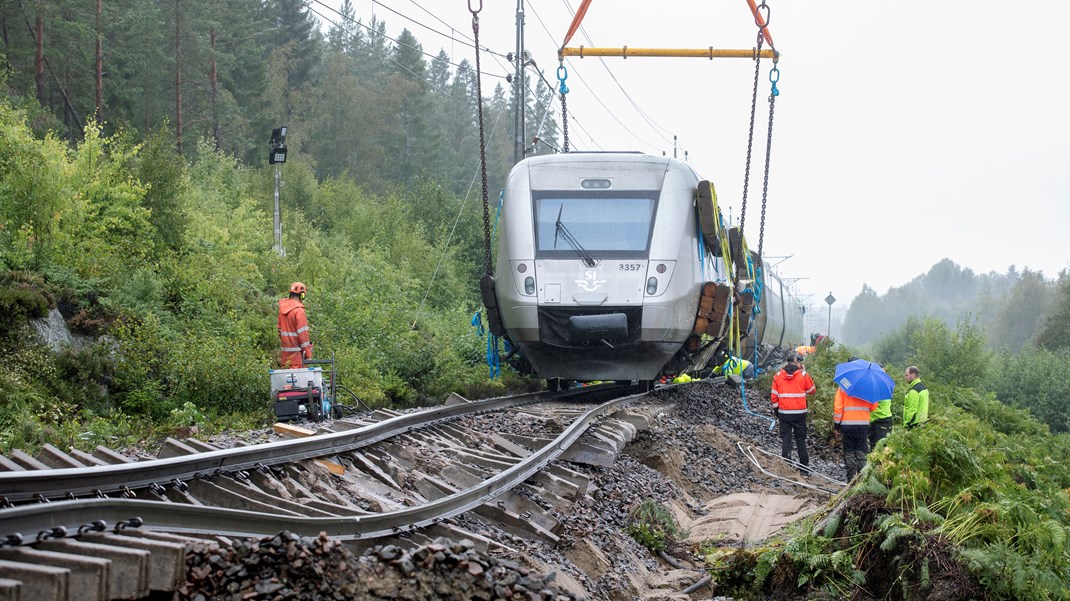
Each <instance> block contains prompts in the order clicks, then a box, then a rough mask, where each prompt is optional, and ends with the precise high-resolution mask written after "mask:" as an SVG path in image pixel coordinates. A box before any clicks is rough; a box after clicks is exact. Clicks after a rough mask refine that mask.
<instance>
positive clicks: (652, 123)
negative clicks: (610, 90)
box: [561, 0, 675, 143]
mask: <svg viewBox="0 0 1070 601" xmlns="http://www.w3.org/2000/svg"><path fill="white" fill-rule="evenodd" d="M561 1H562V2H563V3H564V4H565V8H567V9H568V11H569V14H572V15H575V14H576V13H575V11H573V10H572V6H571V5H569V3H568V0H561ZM580 33H581V34H583V38H584V39H585V40H587V43H588V44H590V45H592V46H594V41H592V40H591V36H589V35H587V30H586V29H584V28H583V26H582V25H581V26H580ZM598 61H599V62H600V63H602V66H603V67H605V70H606V73H609V77H610V78H611V79H612V80H613V83H615V84H617V87H618V88H620V91H621V93H622V94H624V98H626V99H627V100H628V103H629V104H631V105H632V108H634V109H635V112H637V113H639V116H640V117H642V118H643V120H644V121H646V123H647V125H649V126H650V129H652V130H653V131H654V133H656V134H658V136H659V137H661V139H662V140H665V141H666V142H668V143H673V140H670V139H668V138H667V137H666V136H664V135H662V134H661V133H660V132H659V131H658V130H661V131H662V132H665V133H666V134H668V135H670V136H671V135H675V134H673V132H671V131H669V130H668V129H666V128H664V127H662V126H661V125H660V124H658V123H657V122H655V121H654V120H653V119H652V118H651V117H650V116H649V115H648V114H647V113H646V111H644V110H643V109H642V108H641V107H640V106H639V104H638V103H637V102H636V101H635V100H634V99H633V98H632V96H631V94H629V93H628V91H627V90H626V89H624V86H623V85H621V83H620V81H619V80H618V79H617V76H616V75H615V74H614V73H613V70H612V69H610V68H609V64H608V63H606V59H604V58H602V57H598ZM569 62H571V61H569Z"/></svg>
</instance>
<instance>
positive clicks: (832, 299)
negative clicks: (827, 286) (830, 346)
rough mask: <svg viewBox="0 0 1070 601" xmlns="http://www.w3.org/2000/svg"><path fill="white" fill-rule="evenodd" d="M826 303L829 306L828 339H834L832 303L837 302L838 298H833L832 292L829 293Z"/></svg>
mask: <svg viewBox="0 0 1070 601" xmlns="http://www.w3.org/2000/svg"><path fill="white" fill-rule="evenodd" d="M825 302H826V303H828V304H829V328H828V330H827V332H828V337H829V338H832V303H834V302H836V297H835V296H832V292H831V291H829V295H828V296H826V297H825Z"/></svg>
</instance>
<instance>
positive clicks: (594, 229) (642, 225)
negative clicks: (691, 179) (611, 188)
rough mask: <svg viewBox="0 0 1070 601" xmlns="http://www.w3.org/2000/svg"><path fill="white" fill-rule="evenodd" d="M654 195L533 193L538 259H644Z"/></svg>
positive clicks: (654, 199) (650, 226) (651, 224)
mask: <svg viewBox="0 0 1070 601" xmlns="http://www.w3.org/2000/svg"><path fill="white" fill-rule="evenodd" d="M657 198H658V192H657V191H636V192H632V191H629V192H608V191H597V192H594V191H592V192H587V191H582V192H546V191H542V192H540V191H532V201H533V206H534V210H535V247H536V255H537V256H540V257H547V258H550V257H553V258H565V257H568V258H573V257H577V256H579V258H581V259H583V260H585V261H587V260H591V259H597V258H645V257H646V256H647V253H648V250H649V247H650V233H651V230H652V228H653V222H654V210H655V208H656V207H657Z"/></svg>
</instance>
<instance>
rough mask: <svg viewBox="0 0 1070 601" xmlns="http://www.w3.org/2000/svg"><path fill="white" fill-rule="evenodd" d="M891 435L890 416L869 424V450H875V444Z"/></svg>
mask: <svg viewBox="0 0 1070 601" xmlns="http://www.w3.org/2000/svg"><path fill="white" fill-rule="evenodd" d="M891 433H892V416H890V415H889V416H888V417H882V418H880V419H875V420H873V421H871V422H869V448H871V449H872V448H875V447H876V446H877V443H878V442H879V441H880V440H881V439H883V438H885V437H886V436H888V435H889V434H891Z"/></svg>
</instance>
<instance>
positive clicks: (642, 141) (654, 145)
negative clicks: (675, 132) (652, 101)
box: [529, 6, 658, 148]
mask: <svg viewBox="0 0 1070 601" xmlns="http://www.w3.org/2000/svg"><path fill="white" fill-rule="evenodd" d="M529 10H531V14H533V15H535V18H536V19H538V21H539V24H540V25H542V28H543V30H544V31H546V35H548V36H550V40H551V41H554V36H553V34H552V33H550V30H549V29H548V28H547V27H546V24H545V23H543V21H542V18H541V17H540V16H539V13H537V12H535V9H534V8H531V7H530V6H529ZM554 43H555V44H556V41H554ZM569 64H570V65H572V68H573V73H574V74H575V75H576V77H577V78H579V80H580V81H581V82H583V85H585V86H586V87H587V89H588V90H590V92H591V97H592V98H594V99H595V100H596V101H597V102H598V104H600V105H602V108H603V109H605V110H606V114H608V115H609V116H610V117H612V118H613V120H614V121H616V122H617V123H618V124H619V125H620V126H621V127H622V128H623V129H624V131H626V132H628V133H629V134H631V135H632V137H633V138H635V139H636V140H638V141H639V142H640V143H642V144H644V145H646V146H648V147H650V148H657V147H658V146H657V145H656V144H651V143H650V142H647V141H646V140H644V139H643V138H642V137H640V136H639V134H637V133H635V132H634V131H632V130H631V128H629V127H628V126H627V125H625V124H624V122H623V121H621V120H620V119H619V118H618V117H617V116H616V115H615V114H614V113H613V111H611V110H609V107H608V106H606V103H605V102H602V99H601V98H600V97H599V96H598V94H596V93H595V92H594V90H593V88H591V86H589V85H587V81H586V80H585V79H584V78H583V76H582V75H580V73H579V71H578V70H576V65H575V63H574V62H573V61H569Z"/></svg>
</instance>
